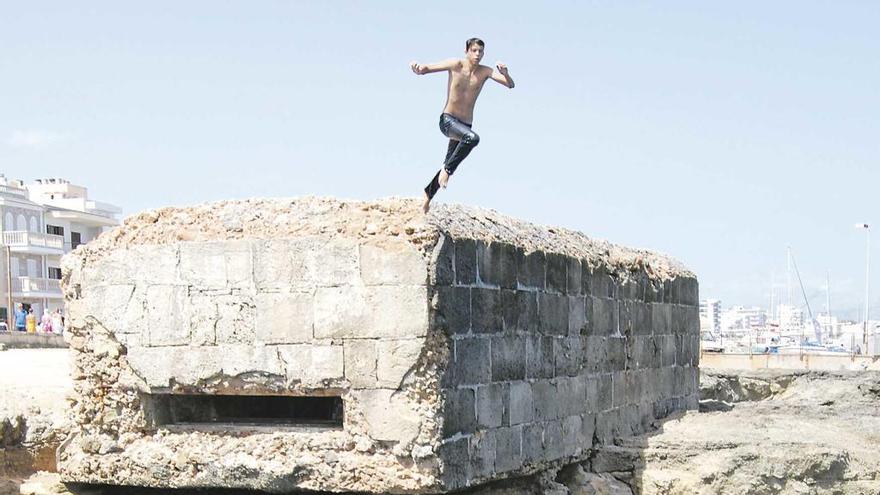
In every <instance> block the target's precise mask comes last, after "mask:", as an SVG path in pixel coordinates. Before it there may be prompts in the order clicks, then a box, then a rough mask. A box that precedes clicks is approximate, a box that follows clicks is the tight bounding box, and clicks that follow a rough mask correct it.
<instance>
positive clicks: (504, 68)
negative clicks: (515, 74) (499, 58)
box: [495, 62, 507, 76]
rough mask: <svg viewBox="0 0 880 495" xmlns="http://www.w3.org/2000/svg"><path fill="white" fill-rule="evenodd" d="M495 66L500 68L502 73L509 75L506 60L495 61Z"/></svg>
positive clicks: (499, 70)
mask: <svg viewBox="0 0 880 495" xmlns="http://www.w3.org/2000/svg"><path fill="white" fill-rule="evenodd" d="M495 68H496V69H498V72H500V73H501V74H502V75H505V76H506V75H507V65H505V63H504V62H495Z"/></svg>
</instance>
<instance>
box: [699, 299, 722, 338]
mask: <svg viewBox="0 0 880 495" xmlns="http://www.w3.org/2000/svg"><path fill="white" fill-rule="evenodd" d="M700 320H703V321H706V322H707V323H708V325H709V330H711V331H712V332H714V333H715V335H720V334H721V300H720V299H703V300H702V301H700Z"/></svg>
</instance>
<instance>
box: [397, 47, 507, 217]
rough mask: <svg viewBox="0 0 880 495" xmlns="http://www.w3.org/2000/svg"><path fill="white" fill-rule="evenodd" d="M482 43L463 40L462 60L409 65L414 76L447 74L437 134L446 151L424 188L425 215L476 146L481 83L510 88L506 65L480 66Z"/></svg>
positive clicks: (477, 142) (423, 207)
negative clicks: (474, 127) (474, 126)
mask: <svg viewBox="0 0 880 495" xmlns="http://www.w3.org/2000/svg"><path fill="white" fill-rule="evenodd" d="M485 46H486V44H485V43H483V40H481V39H479V38H471V39H469V40H467V41H465V58H463V59H460V58H451V59H449V60H444V61H443V62H438V63H435V64H427V65H422V64H420V63H418V62H411V63H410V69H412V71H413V72H414V73H415V74H417V75H423V74H430V73H432V72H441V71H445V72H447V73H449V80H448V82H447V84H446V106H445V107H444V108H443V114H441V115H440V132H442V133H443V135H444V136H446V137H448V138H449V145H448V146H447V148H446V160H444V162H443V167H441V168H440V170H439V171H438V172H437V174H436V175H434V178H433V179H431V182H430V183H428V186H427V187H425V201H424V203H423V205H422V209H423V210H424V211H425V213H427V212H428V210H429V209H430V207H431V200H432V199H433V198H434V195H435V194H437V191H438V190H439V189H440V188H441V187H442V188H445V187H446V184H447V183H448V182H449V177H451V176H452V174H453V173H454V172H455V169H456V168H457V167H458V165H459V164H460V163H461V161H462V160H464V159H465V157H467V156H468V154H469V153H470V152H471V150H472V149H474V148H475V147H476V146H477V145H478V144H479V143H480V136H478V135H477V133H475V132H474V131H473V130H472V129H471V125H472V123H473V121H474V105H476V103H477V97H478V96H480V91H482V90H483V84H485V82H486V81H487V80H489V79H492V80H493V81H495V82H497V83H499V84H502V85H504V86H507V87H508V88H511V89H513V86H514V84H513V78H512V77H510V74H509V73H508V72H507V65H505V64H504V63H503V62H497V63H496V64H495V69H494V70H493V69H492V68H491V67H487V66H485V65H480V61H481V60H482V59H483V49H484V48H485Z"/></svg>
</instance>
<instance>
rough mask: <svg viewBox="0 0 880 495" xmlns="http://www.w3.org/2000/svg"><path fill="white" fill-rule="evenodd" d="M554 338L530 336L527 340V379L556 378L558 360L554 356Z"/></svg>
mask: <svg viewBox="0 0 880 495" xmlns="http://www.w3.org/2000/svg"><path fill="white" fill-rule="evenodd" d="M554 340H555V339H554V338H553V337H542V336H540V335H530V336H528V337H526V338H525V344H526V377H528V378H529V379H532V378H553V377H554V376H556V358H555V356H554V344H553V342H554Z"/></svg>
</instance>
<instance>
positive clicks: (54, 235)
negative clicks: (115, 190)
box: [0, 174, 122, 328]
mask: <svg viewBox="0 0 880 495" xmlns="http://www.w3.org/2000/svg"><path fill="white" fill-rule="evenodd" d="M121 212H122V210H121V209H120V208H119V207H117V206H114V205H111V204H108V203H101V202H98V201H94V200H91V199H89V198H88V191H87V190H86V188H85V187H82V186H77V185H74V184H71V183H70V182H68V181H66V180H64V179H38V180H36V181H35V182H34V183H32V184H24V183H23V182H22V181H20V180H9V179H7V178H6V177H5V176H3V175H2V174H0V227H2V247H3V249H2V257H3V258H2V260H0V321H5V322H7V324H9V325H10V328H12V322H11V321H10V319H11V317H12V314H13V311H12V308H15V307H17V305H18V304H19V303H21V304H23V305H24V307H25V308H32V309H33V310H34V314H35V315H36V316H37V318H38V319H39V317H40V316H41V315H42V312H43V309H49V310H50V311H54V310H55V309H56V308H62V307H63V305H64V302H63V299H62V296H61V285H60V279H61V256H62V255H63V254H65V253H67V252H70V251H71V250H73V249H76V247H77V246H79V245H80V244H84V243H86V242H89V241H90V240H92V239H94V238H95V237H97V236H98V235H99V234H100V233H101V232H103V231H104V230H105V229H108V228H109V227H113V226H115V225H118V224H119V219H118V216H119V215H120V214H121Z"/></svg>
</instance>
